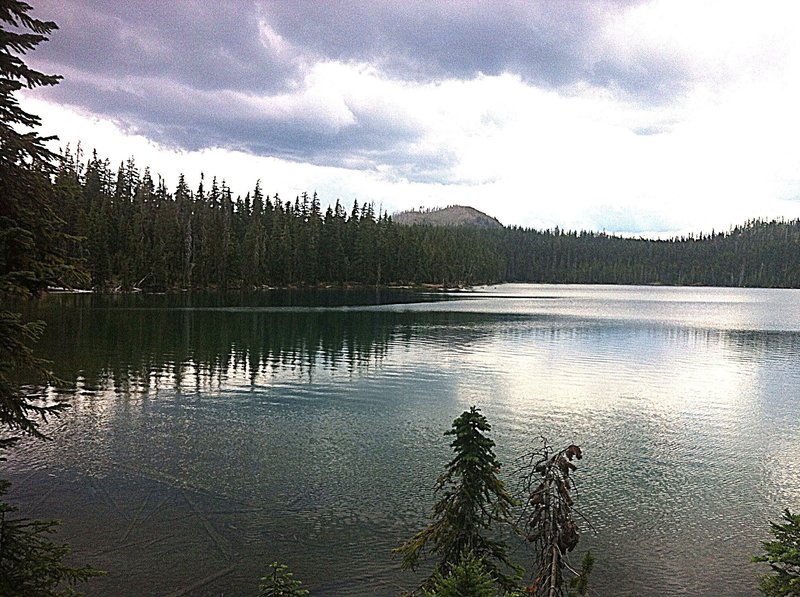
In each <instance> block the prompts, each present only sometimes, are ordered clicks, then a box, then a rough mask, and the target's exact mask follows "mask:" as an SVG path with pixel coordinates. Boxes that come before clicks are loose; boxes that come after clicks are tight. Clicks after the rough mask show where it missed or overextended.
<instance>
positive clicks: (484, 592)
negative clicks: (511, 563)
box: [423, 553, 497, 597]
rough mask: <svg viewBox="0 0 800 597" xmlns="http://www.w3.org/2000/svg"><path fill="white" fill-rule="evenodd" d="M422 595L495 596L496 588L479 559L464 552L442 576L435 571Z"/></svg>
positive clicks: (433, 596)
mask: <svg viewBox="0 0 800 597" xmlns="http://www.w3.org/2000/svg"><path fill="white" fill-rule="evenodd" d="M423 595H424V597H495V596H496V595H497V589H496V588H495V583H494V579H493V578H492V577H491V576H490V575H489V574H488V573H487V572H486V569H485V568H484V566H483V564H482V563H481V561H480V560H479V559H478V558H476V557H475V556H473V555H472V554H471V553H467V554H464V555H463V556H462V558H461V561H459V563H458V564H457V565H455V566H453V567H452V568H451V569H450V571H449V572H448V573H447V576H443V575H442V573H441V572H436V573H434V575H433V578H432V587H431V589H430V590H428V591H425V592H424V593H423Z"/></svg>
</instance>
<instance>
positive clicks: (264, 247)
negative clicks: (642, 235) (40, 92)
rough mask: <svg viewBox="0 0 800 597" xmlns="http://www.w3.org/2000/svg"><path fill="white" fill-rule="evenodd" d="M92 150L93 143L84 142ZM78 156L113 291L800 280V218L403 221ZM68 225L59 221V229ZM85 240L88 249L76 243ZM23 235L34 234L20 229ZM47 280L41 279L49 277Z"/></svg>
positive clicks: (64, 208) (96, 249)
mask: <svg viewBox="0 0 800 597" xmlns="http://www.w3.org/2000/svg"><path fill="white" fill-rule="evenodd" d="M77 153H79V152H77ZM77 153H76V155H74V156H73V155H71V154H66V155H64V156H63V159H62V166H61V169H60V170H59V173H58V176H57V177H56V178H55V180H54V182H53V183H52V184H53V186H54V190H53V193H54V194H55V195H56V196H57V197H58V198H59V212H58V213H59V214H60V215H61V216H62V217H63V218H64V220H66V224H67V226H66V232H67V233H68V234H69V235H70V236H69V237H68V238H66V239H62V241H61V246H64V247H67V248H68V250H69V254H70V255H71V256H73V257H79V258H80V259H83V260H84V261H85V263H86V266H87V268H88V269H89V270H90V273H91V276H92V279H91V285H92V286H94V287H96V288H101V289H118V288H119V289H131V288H134V287H139V288H142V289H144V290H148V289H150V290H169V289H177V288H191V287H194V288H211V287H214V288H223V287H228V288H231V287H233V288H238V287H250V288H252V287H259V286H291V285H298V286H300V285H327V284H337V285H342V284H360V285H375V284H379V285H380V284H436V285H443V286H458V285H470V284H483V283H495V282H544V283H590V284H594V283H608V284H672V285H699V284H702V285H714V286H765V287H800V221H798V220H794V221H788V222H784V221H773V222H762V221H753V222H748V223H747V224H746V225H744V226H740V227H737V228H735V229H733V230H731V231H730V232H728V233H725V234H723V233H712V234H710V235H707V236H701V237H698V238H695V237H686V238H676V239H671V240H666V241H662V240H642V239H626V238H620V237H614V236H609V235H607V234H604V233H594V232H565V231H563V230H559V229H558V228H556V229H554V230H545V231H538V230H529V229H521V228H475V227H437V226H427V225H414V226H405V225H397V224H395V223H394V222H393V221H392V218H391V217H389V215H388V214H386V213H376V211H375V208H374V206H373V205H372V204H371V203H354V204H353V206H352V208H351V209H350V210H347V209H345V207H343V206H342V204H341V203H340V202H339V201H338V200H337V201H336V202H335V205H334V206H332V207H330V208H328V209H326V210H323V209H322V208H321V206H320V198H319V197H317V196H316V195H311V196H309V195H307V194H303V195H301V196H299V197H296V198H295V200H294V201H282V200H281V199H280V198H279V197H278V196H277V195H274V196H273V197H270V196H269V195H267V194H265V193H264V191H263V190H262V187H261V185H260V183H259V184H257V185H256V188H255V189H254V190H253V191H252V192H250V193H247V194H246V195H245V197H242V196H238V197H235V198H234V195H233V192H232V190H231V189H230V188H229V187H227V185H226V184H225V182H224V181H219V180H216V179H212V181H211V184H210V185H208V184H207V182H206V181H205V180H204V181H203V182H202V183H201V184H200V185H199V186H198V187H197V189H196V190H195V191H192V190H191V189H190V188H189V187H188V185H187V183H186V181H185V180H184V178H183V177H181V178H180V180H179V182H178V185H177V187H176V188H175V189H174V191H172V192H170V191H169V190H168V189H167V188H166V186H165V184H164V182H163V181H162V180H160V179H159V180H158V181H156V180H154V179H153V178H152V176H151V174H150V173H149V172H148V171H147V170H146V169H145V171H144V172H139V170H138V168H137V166H136V164H135V162H134V160H133V159H130V160H128V161H127V162H125V163H123V164H120V167H119V168H118V169H117V170H116V171H112V169H111V167H110V165H109V164H108V162H107V161H102V160H100V159H98V158H97V156H96V155H93V156H92V158H90V159H89V160H88V161H87V162H86V163H85V164H81V163H80V161H79V159H78V155H77ZM52 229H57V227H55V228H52ZM78 237H83V238H85V239H86V240H85V242H84V243H83V244H82V245H80V246H79V245H77V244H76V243H75V242H74V241H72V240H70V239H74V238H78ZM20 238H21V237H20ZM39 277H40V278H41V276H39Z"/></svg>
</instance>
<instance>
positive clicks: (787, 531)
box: [753, 509, 800, 597]
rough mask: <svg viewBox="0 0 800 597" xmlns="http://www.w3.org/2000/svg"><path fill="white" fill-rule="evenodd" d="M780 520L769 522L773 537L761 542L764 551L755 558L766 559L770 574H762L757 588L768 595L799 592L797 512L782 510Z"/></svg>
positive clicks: (791, 595)
mask: <svg viewBox="0 0 800 597" xmlns="http://www.w3.org/2000/svg"><path fill="white" fill-rule="evenodd" d="M783 520H784V522H783V523H775V522H772V523H770V527H771V529H770V531H771V532H772V535H773V536H774V537H775V540H774V541H767V542H765V543H764V552H765V553H764V555H762V556H757V557H755V558H753V561H754V562H766V563H768V564H769V567H770V568H771V569H772V573H771V574H765V575H764V576H763V577H761V585H760V587H759V588H760V589H761V592H762V593H764V595H770V596H771V597H798V596H800V514H792V513H791V512H790V511H789V510H788V509H787V510H785V511H784V512H783Z"/></svg>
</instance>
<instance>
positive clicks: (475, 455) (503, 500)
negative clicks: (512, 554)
mask: <svg viewBox="0 0 800 597" xmlns="http://www.w3.org/2000/svg"><path fill="white" fill-rule="evenodd" d="M490 430H491V426H490V425H489V422H488V421H487V420H486V417H484V416H483V415H482V414H481V413H480V410H479V409H477V408H476V407H474V406H473V407H472V408H470V410H468V411H465V412H464V413H462V414H461V416H459V417H458V418H457V419H456V420H455V421H453V425H452V429H451V430H449V431H447V432H446V433H445V435H449V436H453V438H454V439H453V441H452V443H451V444H450V446H451V447H452V448H453V452H454V453H455V456H454V457H453V459H452V460H451V461H450V462H449V463H448V464H447V469H446V470H445V472H444V473H443V474H442V475H441V476H440V477H439V478H438V480H437V481H436V485H435V491H436V492H437V493H438V492H442V493H443V495H442V497H441V499H440V500H439V501H438V502H437V503H436V504H435V505H434V507H433V515H432V519H433V521H432V522H431V524H430V525H428V526H427V527H425V528H424V529H422V530H421V531H419V532H418V533H416V534H415V535H414V536H413V537H411V538H410V539H408V540H407V541H406V542H405V543H403V544H402V545H401V546H400V547H398V548H397V549H395V552H396V553H399V554H400V555H401V556H402V558H403V560H402V567H403V568H404V569H408V568H411V569H414V568H416V566H417V564H418V563H419V560H420V558H421V557H422V556H423V555H426V554H430V555H433V556H436V557H437V558H438V562H437V564H436V566H435V569H434V573H437V572H438V573H439V574H440V575H442V576H444V575H446V574H447V573H448V572H449V571H450V569H451V568H452V567H453V566H457V565H458V563H459V562H460V561H461V560H462V558H465V557H468V554H472V556H473V557H475V558H477V559H478V560H480V562H481V563H482V565H483V566H484V568H485V569H486V571H487V573H488V574H489V575H490V576H491V577H492V578H494V579H495V581H496V582H498V583H499V584H500V585H501V586H503V587H504V588H512V587H514V585H515V583H514V579H513V578H512V577H510V576H509V575H508V574H507V569H509V568H510V569H512V570H515V571H517V570H516V568H515V567H514V566H513V564H511V562H510V560H509V559H508V555H507V551H508V547H507V545H506V544H505V543H504V542H503V541H501V540H498V539H496V538H493V537H491V536H490V531H491V530H492V527H493V526H494V527H496V526H497V525H498V524H506V523H509V522H510V520H509V519H510V515H511V508H512V506H514V500H513V498H512V497H511V494H510V493H509V492H508V490H507V489H506V487H505V484H504V483H503V481H501V480H500V478H499V477H498V476H497V475H498V472H499V470H500V462H498V460H497V458H496V456H495V454H494V451H493V448H494V441H492V440H491V439H489V438H488V437H486V435H485V433H486V432H488V431H490ZM494 531H495V532H497V529H496V528H495V529H494ZM427 582H428V584H430V583H431V582H432V578H431V579H428V581H427Z"/></svg>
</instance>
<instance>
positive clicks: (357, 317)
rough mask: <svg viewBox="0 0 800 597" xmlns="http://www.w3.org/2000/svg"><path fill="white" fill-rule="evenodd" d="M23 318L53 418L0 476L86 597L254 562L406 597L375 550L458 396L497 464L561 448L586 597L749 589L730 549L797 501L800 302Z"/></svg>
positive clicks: (104, 306)
mask: <svg viewBox="0 0 800 597" xmlns="http://www.w3.org/2000/svg"><path fill="white" fill-rule="evenodd" d="M33 314H34V315H36V316H38V317H40V318H42V319H45V320H46V321H47V322H48V331H47V336H46V338H45V339H44V340H43V342H42V343H41V347H40V349H41V352H43V353H44V356H46V357H47V358H50V359H52V360H53V361H54V367H55V370H56V373H57V374H58V375H59V376H60V377H62V378H63V379H65V380H68V381H70V382H71V383H72V385H73V387H72V388H70V389H65V390H62V391H61V392H60V394H59V395H60V396H63V397H67V398H69V399H70V400H71V401H72V403H73V408H72V409H70V411H69V412H68V413H67V414H65V415H64V416H62V417H61V418H60V419H58V420H57V421H54V422H53V423H52V424H51V425H49V427H48V432H49V433H50V434H51V435H52V438H53V439H52V441H50V442H46V443H45V442H28V443H26V444H25V445H24V446H23V447H22V448H21V449H18V450H16V451H15V452H14V453H13V454H12V455H11V460H10V461H9V462H7V463H2V466H3V474H4V476H6V477H8V478H10V479H11V480H12V481H13V482H14V486H13V487H12V500H13V501H14V503H16V504H17V505H19V506H21V509H22V511H23V513H24V514H26V515H31V516H36V517H56V518H60V519H62V520H63V521H64V524H63V525H62V528H61V531H60V537H61V538H62V539H63V540H65V541H69V542H70V543H71V544H72V545H73V548H74V551H75V553H76V555H77V560H78V561H82V562H90V563H92V564H93V565H95V566H97V567H100V568H103V569H106V570H108V571H109V574H108V576H107V577H105V578H101V579H98V580H95V581H93V582H91V583H89V584H87V585H85V590H86V592H87V594H88V595H90V596H91V595H131V596H133V595H136V596H138V595H173V596H177V595H223V594H224V595H255V594H256V593H257V586H258V577H259V576H260V575H261V574H262V573H263V571H264V569H265V565H266V564H267V563H269V562H271V561H273V560H279V561H281V562H285V563H287V564H289V566H290V568H291V569H292V570H293V571H294V572H295V575H296V576H297V577H298V578H301V579H303V580H304V581H306V583H307V585H308V586H309V588H311V589H312V590H313V591H314V593H316V594H320V595H360V594H364V595H372V594H378V595H397V594H399V593H400V592H401V591H402V590H403V589H409V588H412V587H413V586H414V582H415V577H414V575H412V574H409V573H406V572H402V571H400V570H399V565H398V560H397V558H395V557H393V556H392V554H391V549H392V548H393V547H395V546H396V545H398V544H399V543H400V542H401V541H402V540H403V539H404V538H406V537H408V536H409V535H410V534H411V533H413V532H414V531H416V530H418V529H419V528H420V527H421V526H422V525H423V524H424V523H425V518H426V516H427V514H428V513H429V511H430V506H431V504H432V503H433V500H434V496H433V494H432V486H433V484H434V481H435V479H436V476H437V475H438V474H439V472H440V471H441V470H442V467H443V465H444V463H445V462H447V460H448V457H449V447H448V440H447V438H445V437H443V435H442V434H443V433H444V431H446V430H447V429H448V428H449V426H450V423H451V422H452V420H453V419H454V418H455V417H456V416H458V415H459V414H460V413H461V412H462V411H463V410H465V409H467V408H468V407H469V406H470V405H478V406H479V407H480V408H481V409H482V410H483V413H484V414H485V415H486V416H487V417H488V419H489V421H490V422H491V424H492V425H493V432H492V437H493V439H494V440H495V441H496V442H497V453H498V455H499V457H500V459H501V460H502V461H503V462H505V463H510V462H511V461H512V460H513V458H514V457H515V456H517V455H519V454H521V453H523V452H525V451H527V450H531V449H534V448H537V447H538V446H539V445H540V436H545V437H547V438H548V439H549V441H550V442H551V443H552V444H556V445H562V444H567V443H577V444H579V445H580V446H582V448H583V451H584V455H585V456H584V459H583V460H582V461H581V462H580V468H579V470H578V472H577V480H578V483H579V496H578V499H577V505H578V507H579V509H580V511H581V512H582V513H583V514H584V515H585V516H586V517H587V518H588V519H589V521H590V522H591V524H592V526H593V530H592V529H590V528H589V525H587V524H586V523H583V524H581V528H582V531H583V535H582V538H581V543H580V545H579V548H578V550H577V551H578V552H582V551H584V550H585V549H587V548H591V549H592V550H593V551H594V553H595V555H596V556H597V564H596V568H595V573H594V574H593V576H592V584H593V585H594V588H595V590H596V594H598V595H636V596H641V597H644V596H652V595H655V596H660V595H665V596H669V595H709V596H710V595H714V596H718V595H728V596H745V595H747V596H755V595H758V592H757V590H756V588H755V587H756V580H755V577H756V575H757V574H758V573H759V572H762V571H763V570H762V569H761V568H760V567H759V566H757V565H754V564H751V563H750V562H749V560H750V557H751V556H752V555H753V554H755V553H758V552H759V551H760V541H762V540H765V539H768V538H769V533H768V521H769V520H777V519H778V518H779V516H780V513H781V511H782V509H783V508H785V507H791V508H793V509H800V366H799V365H800V291H795V290H742V289H712V288H655V287H609V286H541V285H503V286H497V287H486V288H479V289H476V290H474V291H471V292H459V293H454V294H450V295H436V294H422V293H415V292H411V291H407V292H403V291H393V292H387V291H381V292H375V291H358V292H355V291H354V292H349V293H342V292H334V291H331V292H306V293H302V292H294V293H292V292H264V293H260V294H243V295H239V294H236V295H227V296H221V295H210V296H199V295H192V296H189V295H180V296H113V297H103V296H93V295H51V296H49V297H47V298H45V299H44V301H43V302H42V303H41V304H40V305H38V306H37V307H36V308H35V311H34V313H33ZM505 468H506V470H507V469H508V468H509V467H505ZM515 555H516V559H517V560H518V561H520V562H521V563H523V564H524V563H525V562H526V561H527V559H528V554H527V553H526V551H525V548H524V546H520V547H519V549H518V550H517V551H516V552H515ZM579 557H580V554H577V555H576V557H575V558H574V559H575V560H576V561H577V560H579Z"/></svg>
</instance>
